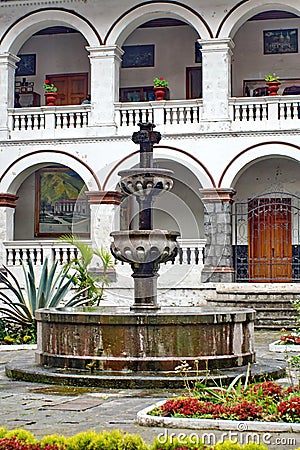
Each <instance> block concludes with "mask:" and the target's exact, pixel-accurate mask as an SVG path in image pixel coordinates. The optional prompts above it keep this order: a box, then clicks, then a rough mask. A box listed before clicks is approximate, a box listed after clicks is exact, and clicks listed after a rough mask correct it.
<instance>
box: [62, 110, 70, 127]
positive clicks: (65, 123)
mask: <svg viewBox="0 0 300 450" xmlns="http://www.w3.org/2000/svg"><path fill="white" fill-rule="evenodd" d="M61 117H62V126H61V128H68V124H69V114H68V113H62V115H61Z"/></svg>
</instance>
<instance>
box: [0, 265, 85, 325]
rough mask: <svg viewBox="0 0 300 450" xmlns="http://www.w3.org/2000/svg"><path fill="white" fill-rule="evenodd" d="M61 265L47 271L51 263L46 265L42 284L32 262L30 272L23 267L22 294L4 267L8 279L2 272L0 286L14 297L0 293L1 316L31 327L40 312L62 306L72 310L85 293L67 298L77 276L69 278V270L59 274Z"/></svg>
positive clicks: (42, 275) (62, 270) (17, 283)
mask: <svg viewBox="0 0 300 450" xmlns="http://www.w3.org/2000/svg"><path fill="white" fill-rule="evenodd" d="M57 264H58V262H57V261H56V262H54V263H53V264H52V266H51V267H50V270H49V268H48V259H47V258H46V259H45V261H44V264H43V268H42V272H41V276H40V279H39V281H37V280H36V277H35V273H34V269H33V264H32V261H31V260H30V259H29V260H28V270H27V268H26V266H25V264H24V263H22V267H23V274H24V279H25V289H24V290H23V289H22V288H21V286H20V284H19V282H18V280H17V278H16V277H15V276H14V274H13V273H12V272H11V271H10V270H9V269H8V268H7V267H5V266H4V268H5V270H6V272H7V275H5V274H4V273H2V272H0V282H1V283H3V284H4V285H5V286H6V287H7V288H8V289H9V291H10V292H11V293H12V294H13V297H12V298H11V297H9V296H8V295H7V294H6V293H5V292H4V291H3V290H1V291H0V300H1V302H2V304H1V306H0V312H1V313H2V314H3V316H4V317H5V318H6V319H7V320H8V321H10V322H13V323H17V324H20V325H22V326H29V327H30V326H31V325H32V324H34V322H35V317H34V316H35V311H36V310H37V309H39V308H55V307H57V306H58V305H60V304H63V305H64V306H69V303H70V302H72V301H73V300H74V299H75V298H76V297H78V296H79V295H81V294H82V292H76V293H75V294H74V295H73V296H72V297H71V298H70V299H69V300H68V301H66V295H67V294H68V292H69V291H70V289H71V288H72V286H73V283H74V276H69V273H68V270H66V269H65V268H61V269H60V270H59V271H57Z"/></svg>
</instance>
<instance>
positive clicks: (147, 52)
mask: <svg viewBox="0 0 300 450" xmlns="http://www.w3.org/2000/svg"><path fill="white" fill-rule="evenodd" d="M122 49H123V50H124V54H123V59H122V67H123V68H124V67H125V68H127V67H154V44H149V45H124V47H122Z"/></svg>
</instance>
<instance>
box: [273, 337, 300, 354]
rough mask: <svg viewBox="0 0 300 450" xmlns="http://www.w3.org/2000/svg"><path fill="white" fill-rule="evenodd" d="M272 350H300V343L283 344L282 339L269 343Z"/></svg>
mask: <svg viewBox="0 0 300 450" xmlns="http://www.w3.org/2000/svg"><path fill="white" fill-rule="evenodd" d="M269 350H270V352H280V353H293V352H300V345H299V344H283V343H282V341H281V340H280V339H278V340H277V341H275V342H272V343H271V344H269Z"/></svg>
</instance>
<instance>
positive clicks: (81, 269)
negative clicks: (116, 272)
mask: <svg viewBox="0 0 300 450" xmlns="http://www.w3.org/2000/svg"><path fill="white" fill-rule="evenodd" d="M59 240H60V241H62V242H66V243H68V244H72V245H74V246H75V247H76V248H77V249H78V251H79V253H80V255H79V256H78V257H76V258H74V259H72V261H70V262H69V263H68V264H67V265H66V268H67V269H70V268H71V269H73V270H74V271H75V274H74V275H73V283H74V285H75V286H76V289H77V291H78V292H80V291H81V292H82V291H84V293H82V294H81V295H80V296H79V298H76V299H74V301H72V302H70V303H69V306H79V305H80V304H81V305H83V304H87V305H88V306H94V305H96V306H99V304H100V301H101V299H102V298H103V295H104V288H105V286H108V285H109V278H108V276H107V272H108V269H112V268H113V267H114V262H113V258H112V255H111V254H110V252H109V251H107V250H105V249H104V248H103V247H101V248H99V249H93V248H92V247H90V246H89V245H88V244H86V243H85V242H82V241H81V240H80V239H79V238H78V237H77V236H74V235H72V234H67V235H64V236H62V237H61V238H60V239H59ZM94 255H95V256H98V257H99V258H100V260H101V262H102V270H103V275H102V276H97V275H95V274H93V273H91V272H89V270H88V267H89V265H90V264H91V262H92V259H93V256H94Z"/></svg>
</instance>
